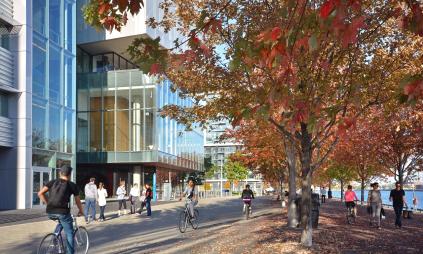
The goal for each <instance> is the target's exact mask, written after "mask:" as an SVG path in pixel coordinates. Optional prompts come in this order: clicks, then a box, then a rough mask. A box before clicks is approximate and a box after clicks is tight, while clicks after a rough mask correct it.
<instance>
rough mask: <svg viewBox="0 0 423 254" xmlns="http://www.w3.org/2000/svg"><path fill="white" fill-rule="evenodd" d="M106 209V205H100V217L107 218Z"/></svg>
mask: <svg viewBox="0 0 423 254" xmlns="http://www.w3.org/2000/svg"><path fill="white" fill-rule="evenodd" d="M104 209H106V206H100V219H103V220H105V219H106V218H104Z"/></svg>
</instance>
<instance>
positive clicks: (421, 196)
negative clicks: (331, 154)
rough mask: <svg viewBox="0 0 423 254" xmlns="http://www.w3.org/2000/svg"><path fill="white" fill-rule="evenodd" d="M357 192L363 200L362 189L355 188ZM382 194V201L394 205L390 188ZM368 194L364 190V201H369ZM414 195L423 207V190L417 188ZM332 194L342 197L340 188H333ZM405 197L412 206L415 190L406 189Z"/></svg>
mask: <svg viewBox="0 0 423 254" xmlns="http://www.w3.org/2000/svg"><path fill="white" fill-rule="evenodd" d="M354 191H355V193H356V194H357V197H358V199H359V200H361V190H354ZM380 192H381V194H382V202H383V204H387V205H392V202H390V201H389V194H390V192H391V191H390V190H381V191H380ZM367 195H368V190H364V201H365V202H366V201H367ZM414 195H415V196H416V198H417V208H418V209H423V191H422V190H416V191H415V192H414ZM332 196H333V197H336V198H341V191H339V190H332ZM405 198H406V200H407V204H408V206H410V207H413V191H412V190H406V191H405Z"/></svg>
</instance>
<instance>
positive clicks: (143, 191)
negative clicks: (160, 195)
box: [139, 187, 146, 214]
mask: <svg viewBox="0 0 423 254" xmlns="http://www.w3.org/2000/svg"><path fill="white" fill-rule="evenodd" d="M140 193H141V196H140V202H141V204H140V210H139V214H141V213H142V210H143V209H144V207H145V199H146V198H145V193H146V189H145V188H143V187H141V191H140Z"/></svg>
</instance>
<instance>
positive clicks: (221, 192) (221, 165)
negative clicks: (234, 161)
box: [220, 162, 223, 197]
mask: <svg viewBox="0 0 423 254" xmlns="http://www.w3.org/2000/svg"><path fill="white" fill-rule="evenodd" d="M220 197H223V162H221V163H220Z"/></svg>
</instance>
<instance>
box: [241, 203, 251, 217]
mask: <svg viewBox="0 0 423 254" xmlns="http://www.w3.org/2000/svg"><path fill="white" fill-rule="evenodd" d="M242 201H244V209H243V212H244V214H245V219H246V220H248V219H249V217H250V214H251V199H242Z"/></svg>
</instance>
